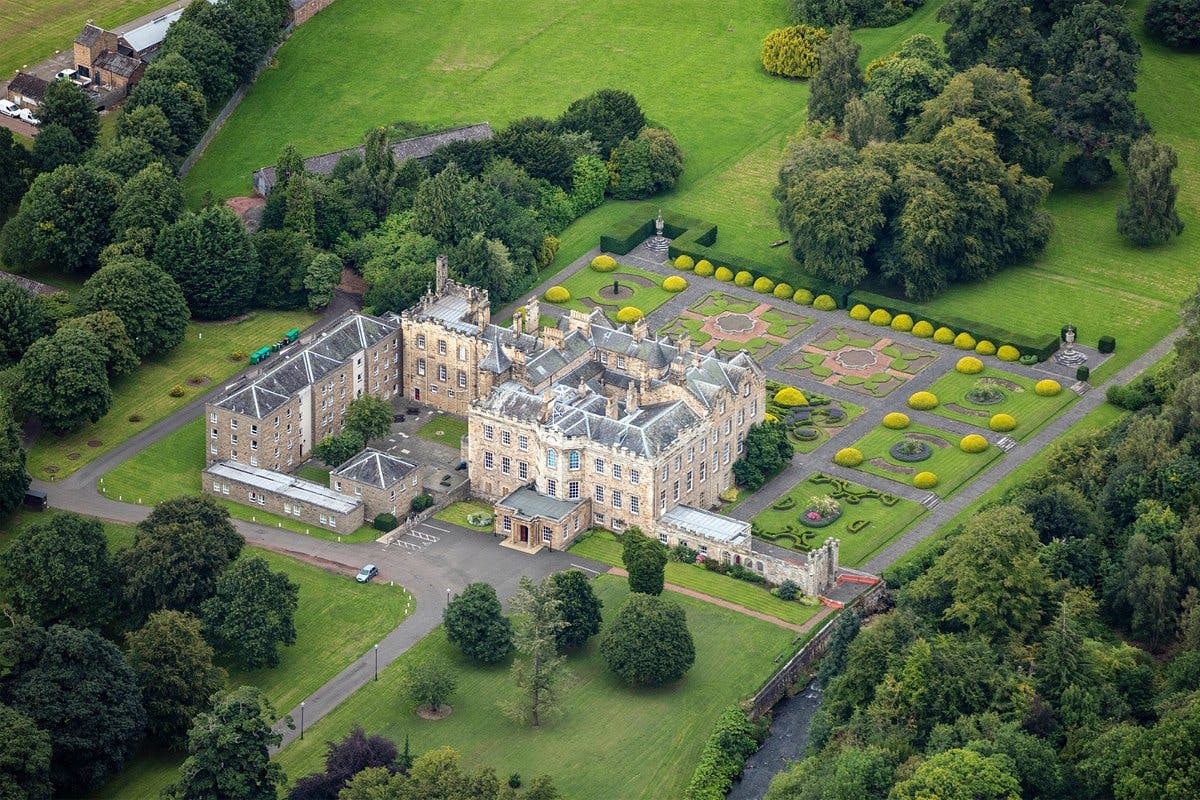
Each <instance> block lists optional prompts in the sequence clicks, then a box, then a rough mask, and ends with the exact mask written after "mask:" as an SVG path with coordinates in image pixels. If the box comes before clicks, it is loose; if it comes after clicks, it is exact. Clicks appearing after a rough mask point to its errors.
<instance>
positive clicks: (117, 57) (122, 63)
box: [95, 50, 142, 78]
mask: <svg viewBox="0 0 1200 800" xmlns="http://www.w3.org/2000/svg"><path fill="white" fill-rule="evenodd" d="M141 63H142V62H141V61H139V60H138V59H136V58H130V57H129V56H123V55H121V54H120V53H114V52H112V51H109V50H105V51H104V52H103V53H101V54H100V56H99V57H98V58H97V59H96V63H95V67H96V68H97V69H105V70H108V71H109V72H111V73H113V74H114V75H121V76H122V77H125V78H131V77H133V73H135V72H137V68H138V66H139V65H140V64H141Z"/></svg>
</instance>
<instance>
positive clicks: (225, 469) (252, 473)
mask: <svg viewBox="0 0 1200 800" xmlns="http://www.w3.org/2000/svg"><path fill="white" fill-rule="evenodd" d="M204 473H205V474H206V475H213V476H216V477H218V478H225V479H228V480H231V481H240V482H241V483H245V484H248V485H250V486H253V487H254V488H256V489H261V490H262V491H264V492H274V493H275V494H278V495H282V496H284V497H288V498H290V499H292V500H296V501H299V502H301V503H307V504H308V505H312V506H316V507H317V508H323V509H325V510H326V511H333V512H335V513H337V514H347V513H349V512H351V511H353V510H354V509H355V508H357V507H358V506H359V505H360V504H361V503H362V501H361V500H355V499H354V498H352V497H349V496H347V495H344V494H342V493H341V492H335V491H334V490H333V489H329V488H326V487H324V486H322V485H321V484H319V483H313V482H312V481H306V480H304V479H303V478H297V477H295V476H293V475H285V474H283V473H282V472H273V471H271V470H269V469H262V468H261V467H249V466H246V465H245V464H238V463H237V462H234V461H218V462H217V463H216V464H213V465H212V466H210V467H208V468H207V469H205V470H204Z"/></svg>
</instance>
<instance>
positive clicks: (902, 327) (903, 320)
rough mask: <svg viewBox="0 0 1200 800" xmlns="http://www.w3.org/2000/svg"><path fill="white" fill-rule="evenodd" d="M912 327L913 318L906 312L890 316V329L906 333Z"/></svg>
mask: <svg viewBox="0 0 1200 800" xmlns="http://www.w3.org/2000/svg"><path fill="white" fill-rule="evenodd" d="M912 329H913V318H912V317H910V316H909V315H908V314H897V315H896V316H894V317H892V330H894V331H900V332H901V333H907V332H908V331H911V330H912Z"/></svg>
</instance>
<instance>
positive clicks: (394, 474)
mask: <svg viewBox="0 0 1200 800" xmlns="http://www.w3.org/2000/svg"><path fill="white" fill-rule="evenodd" d="M416 468H417V465H416V464H411V463H409V462H407V461H405V460H404V459H402V458H396V457H395V456H393V455H390V454H388V453H381V452H380V451H378V450H373V449H371V448H369V447H368V448H367V449H366V450H363V451H362V452H361V453H359V454H358V455H356V456H354V457H353V458H351V459H350V460H349V461H347V462H346V463H345V464H342V465H341V466H340V467H338V468H337V469H335V470H334V471H333V474H334V475H336V476H338V477H339V478H346V479H347V480H352V481H358V482H359V483H368V484H370V485H372V486H378V487H379V488H380V489H389V488H391V487H392V486H395V485H396V484H397V483H400V482H401V481H403V480H404V479H405V478H407V477H408V475H409V474H410V473H412V471H413V470H415V469H416Z"/></svg>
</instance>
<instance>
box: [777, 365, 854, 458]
mask: <svg viewBox="0 0 1200 800" xmlns="http://www.w3.org/2000/svg"><path fill="white" fill-rule="evenodd" d="M783 388H785V386H784V384H782V383H776V382H775V381H767V399H766V410H767V413H768V414H770V415H771V416H773V417H774V418H775V420H776V421H777V422H778V423H779V424H781V425H783V426H784V427H786V428H787V434H788V441H790V442H791V443H792V449H794V450H795V451H796V452H797V453H811V452H812V451H814V450H816V449H817V448H818V447H820V446H821V445H822V444H824V443H825V442H827V441H829V439H830V438H831V437H833V436H836V435H837V434H838V432H839V431H841V430H842V429H843V428H845V427H846V425H848V424H849V423H850V422H851V421H852V420H854V419H855V418H856V417H858V416H859V415H860V414H862V413H863V407H862V406H857V405H855V404H854V403H846V402H843V401H841V400H835V399H833V398H830V397H826V396H824V395H820V394H816V393H815V392H804V393H803V394H804V397H805V399H806V400H807V401H808V403H807V404H805V405H800V406H782V405H780V404H779V403H776V402H775V400H774V397H775V395H776V394H777V393H778V392H779V390H780V389H783Z"/></svg>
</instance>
